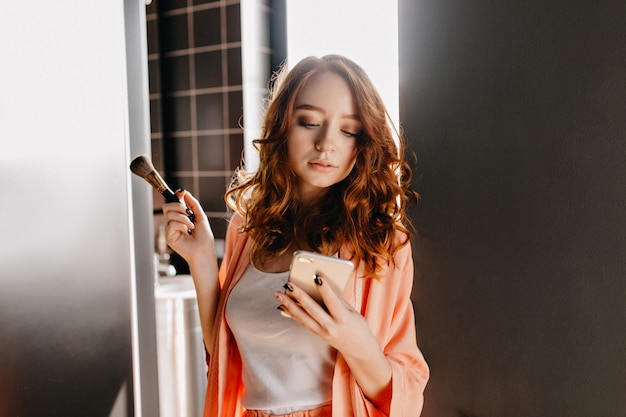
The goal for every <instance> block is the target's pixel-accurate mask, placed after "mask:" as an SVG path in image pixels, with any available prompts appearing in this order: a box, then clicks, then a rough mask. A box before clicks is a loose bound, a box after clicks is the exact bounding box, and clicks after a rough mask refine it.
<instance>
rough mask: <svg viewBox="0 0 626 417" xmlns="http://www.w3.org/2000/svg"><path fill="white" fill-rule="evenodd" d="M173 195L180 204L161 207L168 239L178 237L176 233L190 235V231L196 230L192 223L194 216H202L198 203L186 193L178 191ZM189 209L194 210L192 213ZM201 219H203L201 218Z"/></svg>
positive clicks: (167, 204) (168, 204)
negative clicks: (198, 214)
mask: <svg viewBox="0 0 626 417" xmlns="http://www.w3.org/2000/svg"><path fill="white" fill-rule="evenodd" d="M175 195H176V197H177V198H178V199H179V200H180V202H178V203H166V204H164V205H163V214H164V215H165V218H166V219H167V227H168V236H169V237H170V238H177V237H179V235H178V233H181V234H182V233H185V234H189V235H191V233H192V230H194V229H195V228H196V225H195V223H194V221H195V220H196V219H195V217H196V215H195V214H196V213H200V214H201V215H204V212H203V211H202V208H201V207H200V204H199V203H198V201H197V200H196V199H195V198H194V197H193V196H192V195H191V194H189V193H188V192H187V191H185V190H178V191H176V192H175ZM191 207H194V208H195V209H196V210H195V211H194V210H193V208H191ZM204 217H206V216H204ZM201 218H203V217H202V216H201Z"/></svg>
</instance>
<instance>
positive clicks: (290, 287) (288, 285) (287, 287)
mask: <svg viewBox="0 0 626 417" xmlns="http://www.w3.org/2000/svg"><path fill="white" fill-rule="evenodd" d="M283 288H284V289H286V290H288V291H293V287H292V286H291V284H290V283H286V284H285V285H283Z"/></svg>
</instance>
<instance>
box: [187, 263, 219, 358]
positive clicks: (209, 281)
mask: <svg viewBox="0 0 626 417" xmlns="http://www.w3.org/2000/svg"><path fill="white" fill-rule="evenodd" d="M188 263H189V270H190V273H191V276H192V277H193V282H194V286H195V288H196V296H197V299H198V312H199V314H200V326H201V327H202V337H203V339H204V344H205V346H206V348H207V349H211V346H212V342H213V323H214V322H215V313H216V310H217V303H218V299H219V292H220V285H219V280H218V266H217V256H216V255H215V252H214V251H212V253H208V254H206V256H203V257H201V258H200V259H195V260H190V261H189V262H188Z"/></svg>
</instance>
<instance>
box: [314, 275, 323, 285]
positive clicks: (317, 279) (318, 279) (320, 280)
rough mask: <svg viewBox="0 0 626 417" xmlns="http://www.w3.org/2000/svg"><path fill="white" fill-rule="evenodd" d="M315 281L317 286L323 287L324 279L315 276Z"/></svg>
mask: <svg viewBox="0 0 626 417" xmlns="http://www.w3.org/2000/svg"><path fill="white" fill-rule="evenodd" d="M313 281H315V283H316V284H317V285H322V279H321V278H320V276H319V275H315V278H314V279H313Z"/></svg>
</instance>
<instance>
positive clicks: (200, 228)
mask: <svg viewBox="0 0 626 417" xmlns="http://www.w3.org/2000/svg"><path fill="white" fill-rule="evenodd" d="M175 194H176V197H178V199H179V200H180V201H181V202H180V203H167V204H164V205H163V214H164V215H165V219H166V220H167V234H166V240H167V244H168V245H169V246H170V248H172V250H174V251H175V252H176V253H178V254H179V255H180V256H182V257H183V258H184V259H185V260H186V261H187V262H188V263H192V262H193V261H194V260H195V259H198V258H200V257H202V256H207V255H208V254H210V253H214V251H215V239H214V236H213V230H211V225H210V224H209V220H208V218H207V217H206V214H204V210H203V209H202V206H200V203H199V202H198V200H196V199H195V198H194V197H193V196H192V195H191V194H190V193H188V192H187V191H185V190H179V191H176V193H175ZM187 207H188V208H189V209H190V210H191V211H192V212H193V214H194V216H195V219H194V221H193V222H192V221H191V220H190V219H189V217H188V214H187V211H186V208H187ZM190 232H191V233H190Z"/></svg>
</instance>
